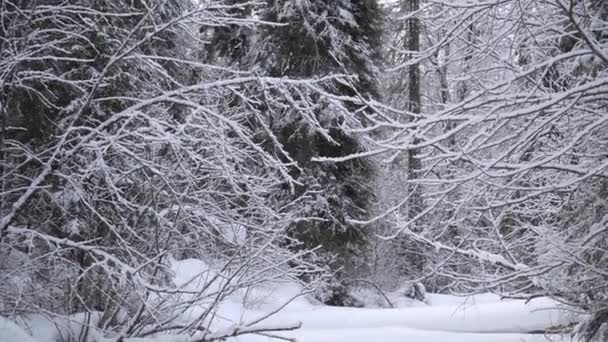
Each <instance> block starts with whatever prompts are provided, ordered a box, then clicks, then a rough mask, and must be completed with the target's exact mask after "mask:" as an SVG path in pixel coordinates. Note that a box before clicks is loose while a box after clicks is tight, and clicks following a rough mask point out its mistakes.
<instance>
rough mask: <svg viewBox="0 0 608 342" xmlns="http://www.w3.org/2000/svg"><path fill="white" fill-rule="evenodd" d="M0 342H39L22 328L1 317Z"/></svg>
mask: <svg viewBox="0 0 608 342" xmlns="http://www.w3.org/2000/svg"><path fill="white" fill-rule="evenodd" d="M0 342H38V341H36V340H35V339H34V338H33V337H32V336H30V335H29V334H28V333H26V332H25V330H23V329H22V328H21V327H20V326H18V325H17V324H15V323H14V322H12V321H9V320H8V319H6V318H4V317H2V316H0Z"/></svg>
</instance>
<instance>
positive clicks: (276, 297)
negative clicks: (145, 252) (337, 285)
mask: <svg viewBox="0 0 608 342" xmlns="http://www.w3.org/2000/svg"><path fill="white" fill-rule="evenodd" d="M173 263H174V272H175V279H174V283H175V284H176V285H177V286H180V287H182V288H183V289H185V290H188V291H210V292H214V291H217V290H218V288H217V287H216V286H209V281H210V279H214V281H213V282H212V284H213V283H214V282H217V283H218V284H219V283H221V282H222V279H221V277H216V276H217V273H215V272H214V271H213V270H211V269H210V267H209V266H208V265H207V263H205V262H202V261H199V260H193V259H189V260H182V261H175V260H174V261H173ZM301 291H302V288H301V287H300V286H299V285H298V284H296V283H294V282H290V281H282V282H279V281H277V282H274V283H269V284H267V285H265V286H258V287H254V288H251V289H249V290H248V291H246V293H245V291H237V292H235V293H234V294H233V295H231V296H230V297H228V298H226V299H225V300H224V301H223V302H222V303H221V304H220V305H219V306H218V312H217V316H216V320H214V321H213V322H212V323H211V325H210V327H211V329H212V330H213V331H214V332H218V331H220V332H221V331H230V330H231V329H234V327H239V328H240V329H242V328H241V327H244V326H246V325H247V324H246V323H247V322H252V321H256V320H257V319H258V318H260V317H265V316H266V315H268V314H269V313H271V312H273V311H274V310H275V309H276V308H277V307H279V306H280V305H282V304H283V303H285V302H288V301H290V300H292V299H293V300H292V301H291V302H290V304H289V305H287V306H286V307H285V308H284V309H283V310H282V311H280V312H279V313H277V314H275V315H272V316H270V317H269V318H267V319H265V320H263V321H261V322H260V323H258V324H256V325H254V326H253V327H260V326H264V327H274V326H276V327H285V326H296V325H298V324H300V323H301V326H302V327H301V328H300V329H298V330H294V331H287V332H280V333H278V332H277V333H274V334H275V335H277V336H282V337H285V338H296V339H297V340H298V341H301V342H324V341H327V342H330V341H331V342H340V341H344V342H370V341H383V342H390V341H399V342H401V341H408V342H418V341H420V342H445V341H449V342H522V341H524V342H536V341H539V342H540V341H569V340H570V337H569V336H557V335H551V336H547V335H544V334H538V333H537V334H530V333H532V332H542V331H544V330H546V329H549V328H552V327H558V326H566V325H570V324H572V323H576V322H577V321H578V320H579V319H580V317H577V316H576V315H574V314H572V313H569V312H568V311H566V310H563V309H560V308H559V306H558V305H557V303H556V302H555V301H552V300H550V299H547V298H538V299H535V300H532V301H530V302H529V303H526V302H524V301H521V300H500V298H499V297H498V296H496V295H493V294H482V295H476V296H471V297H456V296H450V295H439V294H428V295H427V300H426V301H427V304H425V303H421V302H417V301H414V300H411V299H408V298H399V296H398V294H397V293H396V292H395V293H390V294H389V297H391V298H390V299H391V301H393V302H394V303H397V304H399V305H398V307H397V308H394V309H381V308H343V307H330V306H325V305H320V304H316V303H313V302H312V301H310V300H308V299H307V298H306V297H305V296H299V297H298V294H299V293H300V292H301ZM294 298H295V299H294ZM205 309H206V306H205V305H203V304H198V305H193V306H192V307H191V308H190V309H189V310H187V311H186V312H185V313H184V315H183V316H182V317H181V318H180V320H181V321H182V322H189V321H190V322H191V321H192V320H194V319H196V317H198V316H197V315H198V314H199V313H200V312H201V311H204V310H205ZM98 317H99V316H98V314H94V315H91V317H89V318H87V317H86V316H85V315H83V314H78V315H73V316H72V317H71V318H70V319H66V318H61V319H48V318H45V317H42V316H40V315H34V316H28V317H24V318H23V319H21V320H18V321H17V322H16V324H15V323H14V322H11V321H8V320H6V319H3V320H0V342H12V341H17V340H19V341H26V342H55V341H57V340H58V339H59V340H60V339H61V338H62V337H67V335H70V334H71V335H72V336H81V335H82V327H83V326H85V325H86V323H83V322H90V323H91V324H92V325H93V324H95V322H96V321H97V320H98ZM226 335H229V334H226ZM21 336H22V337H21ZM82 336H83V335H82ZM86 340H87V341H90V342H100V341H106V342H111V341H114V340H115V339H112V338H101V337H100V336H98V335H97V333H96V332H95V331H94V330H93V329H89V330H88V336H87V339H86ZM190 340H191V338H190V337H186V336H181V337H176V336H166V335H165V336H163V335H160V336H155V337H150V338H145V339H142V338H131V339H126V340H125V342H153V341H154V342H169V341H171V342H174V341H185V342H186V341H190ZM229 340H231V341H234V342H263V341H277V339H276V338H271V337H268V336H262V335H251V334H250V335H241V336H238V337H234V338H231V339H229Z"/></svg>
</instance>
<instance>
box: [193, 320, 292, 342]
mask: <svg viewBox="0 0 608 342" xmlns="http://www.w3.org/2000/svg"><path fill="white" fill-rule="evenodd" d="M301 327H302V323H301V322H298V323H294V324H291V325H285V326H280V325H256V326H253V327H248V326H247V325H246V324H245V325H235V326H232V327H229V328H227V329H225V330H223V331H219V332H217V333H213V334H208V335H205V336H203V337H202V338H199V339H195V340H194V341H193V342H211V341H218V340H223V339H225V338H228V337H236V336H239V335H247V334H263V333H272V332H277V331H292V330H297V329H300V328H301Z"/></svg>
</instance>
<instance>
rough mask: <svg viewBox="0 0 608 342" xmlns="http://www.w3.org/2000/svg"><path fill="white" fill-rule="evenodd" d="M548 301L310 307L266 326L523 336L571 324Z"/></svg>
mask: <svg viewBox="0 0 608 342" xmlns="http://www.w3.org/2000/svg"><path fill="white" fill-rule="evenodd" d="M572 319H573V317H568V315H567V314H566V313H565V312H563V311H560V310H558V309H556V308H555V302H553V301H551V300H549V299H543V298H539V299H535V300H533V301H531V302H530V303H528V304H525V303H524V302H522V301H508V302H497V303H487V304H477V305H472V304H469V305H458V306H427V307H414V308H398V309H365V308H337V307H314V308H311V309H310V310H308V311H301V312H293V311H291V310H286V311H284V312H281V313H279V314H278V315H277V316H275V317H272V318H271V319H270V320H269V321H270V322H279V321H289V322H295V321H301V322H303V328H304V329H361V328H376V327H408V328H414V329H421V330H431V331H451V332H478V333H491V332H496V333H527V332H531V331H538V330H544V329H546V328H548V327H552V326H560V325H567V324H569V323H572Z"/></svg>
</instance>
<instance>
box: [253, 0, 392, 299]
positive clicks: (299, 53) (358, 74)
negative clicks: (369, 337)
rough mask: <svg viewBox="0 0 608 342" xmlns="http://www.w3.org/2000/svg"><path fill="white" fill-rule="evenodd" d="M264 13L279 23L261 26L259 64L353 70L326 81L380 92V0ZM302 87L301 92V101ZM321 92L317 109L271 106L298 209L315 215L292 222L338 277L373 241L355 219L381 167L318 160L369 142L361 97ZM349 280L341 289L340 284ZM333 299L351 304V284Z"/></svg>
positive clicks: (293, 73)
mask: <svg viewBox="0 0 608 342" xmlns="http://www.w3.org/2000/svg"><path fill="white" fill-rule="evenodd" d="M262 19H263V20H265V21H268V22H273V23H278V24H280V26H269V27H267V28H266V29H263V30H262V31H261V32H260V33H259V37H258V39H259V44H260V47H259V48H257V49H256V51H259V52H256V53H257V55H256V56H255V58H253V60H255V63H256V65H255V66H254V68H255V70H257V71H258V72H260V73H263V74H266V75H270V76H275V77H290V78H314V77H323V76H328V75H337V74H342V75H351V76H355V77H345V78H341V79H339V80H338V79H336V81H335V82H332V83H331V84H330V85H328V86H327V89H324V90H325V91H327V92H328V93H333V94H338V95H341V96H348V97H356V96H363V97H366V98H369V97H372V98H373V97H377V96H378V92H377V84H376V78H375V73H376V63H377V62H378V60H379V58H378V55H379V47H378V45H379V43H378V42H379V40H380V39H379V36H380V12H379V8H378V5H377V3H376V1H375V0H307V1H295V0H269V1H268V3H267V8H266V9H265V11H264V13H263V15H262ZM300 96H302V94H293V98H294V102H295V103H297V101H298V99H299V97H300ZM326 100H327V99H323V98H321V97H319V99H318V103H319V108H318V110H317V111H316V112H315V113H312V114H311V117H302V115H300V114H296V115H292V114H291V112H292V111H290V110H289V108H286V109H285V110H283V111H281V112H279V113H277V112H276V111H273V112H272V113H270V112H269V113H268V115H269V116H270V118H269V120H270V121H271V122H272V124H271V125H272V127H273V129H274V133H275V134H276V137H277V138H278V140H279V141H280V143H281V145H282V147H283V149H284V150H285V151H287V152H288V155H289V156H290V157H291V158H292V159H293V161H295V162H296V164H297V165H296V166H294V167H293V169H292V172H293V175H294V177H296V179H297V180H298V181H299V182H300V184H301V185H300V186H298V187H297V188H296V189H295V192H294V193H292V194H290V196H293V197H294V206H293V208H294V209H293V210H296V211H299V212H300V214H301V215H304V216H305V217H311V218H321V219H322V220H318V219H311V220H306V221H302V222H300V223H299V224H297V225H295V226H294V227H292V230H291V232H292V236H293V237H295V238H297V239H298V240H299V241H300V242H302V245H303V246H304V247H306V248H310V247H314V246H319V245H320V246H322V250H323V252H325V253H324V254H325V255H326V256H328V257H329V256H337V259H335V260H334V259H332V261H331V262H329V263H330V264H331V267H332V269H333V270H340V272H338V273H337V278H338V280H342V279H343V278H344V275H345V274H348V273H351V272H353V271H355V270H356V269H357V267H358V261H357V260H360V259H359V257H361V256H362V255H361V254H362V253H361V250H362V249H361V247H363V246H364V244H365V239H366V237H365V233H364V231H363V230H362V229H361V228H360V227H357V226H356V225H353V224H352V223H351V222H350V219H364V218H366V217H367V216H368V215H369V214H368V209H369V205H370V200H371V199H372V196H373V194H372V191H371V189H370V188H369V186H368V184H369V183H370V179H371V177H372V175H373V170H372V167H371V165H370V164H369V162H368V161H366V160H363V159H355V160H350V161H346V162H340V163H336V162H322V163H321V162H316V161H314V158H318V157H327V158H336V157H343V156H347V155H350V154H353V153H358V152H361V151H363V150H364V147H363V146H362V144H361V142H360V141H359V140H358V139H357V137H356V136H354V135H353V134H351V133H349V131H348V127H349V126H350V125H353V124H356V125H360V124H362V123H361V122H359V121H358V120H357V118H356V115H355V114H353V113H356V112H357V111H361V110H366V108H364V107H362V106H361V105H360V104H355V102H354V101H348V103H344V104H343V105H344V106H343V107H341V108H337V107H336V106H333V105H332V103H331V101H326ZM338 288H341V290H338ZM330 290H333V291H330V293H329V295H328V297H327V298H325V300H326V302H327V303H329V304H334V305H349V304H352V303H348V302H347V301H346V300H345V298H344V297H345V296H343V295H344V293H343V292H344V291H343V287H333V288H330Z"/></svg>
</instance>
